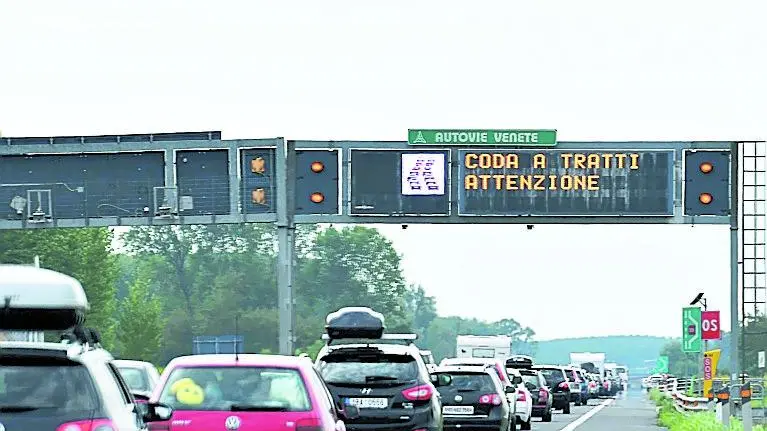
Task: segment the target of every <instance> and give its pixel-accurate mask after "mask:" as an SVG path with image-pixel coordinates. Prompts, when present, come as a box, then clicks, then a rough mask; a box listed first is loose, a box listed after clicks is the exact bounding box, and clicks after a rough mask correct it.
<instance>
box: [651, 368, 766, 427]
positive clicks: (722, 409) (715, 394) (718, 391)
mask: <svg viewBox="0 0 767 431" xmlns="http://www.w3.org/2000/svg"><path fill="white" fill-rule="evenodd" d="M729 383H730V382H729V379H727V378H721V379H714V380H713V382H712V390H711V398H706V397H703V396H702V395H703V381H702V380H700V379H685V378H679V379H677V378H671V379H667V380H662V381H658V382H656V383H655V384H651V385H650V386H649V387H648V388H647V390H648V391H649V390H651V389H652V388H657V389H658V390H659V391H660V392H661V393H664V394H666V395H667V396H668V397H670V398H671V399H672V400H673V402H674V408H675V409H676V410H677V411H678V412H680V413H696V412H703V411H715V412H716V414H717V417H718V418H719V419H720V421H721V422H722V423H723V424H725V425H727V424H729V421H730V417H731V416H734V417H738V418H739V419H741V420H743V421H744V425H745V424H746V423H748V424H765V423H767V411H766V410H765V406H764V395H765V385H764V380H763V379H746V381H745V382H744V383H741V382H738V383H735V384H732V385H730V384H729ZM744 388H745V389H747V391H746V393H750V396H749V397H748V398H746V399H745V401H746V405H744V399H743V398H742V396H741V394H742V393H743V391H742V389H744ZM754 405H756V407H754ZM746 429H750V428H746Z"/></svg>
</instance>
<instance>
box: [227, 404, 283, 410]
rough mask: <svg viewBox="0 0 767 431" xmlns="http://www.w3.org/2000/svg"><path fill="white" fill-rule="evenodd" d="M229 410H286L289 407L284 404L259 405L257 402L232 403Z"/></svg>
mask: <svg viewBox="0 0 767 431" xmlns="http://www.w3.org/2000/svg"><path fill="white" fill-rule="evenodd" d="M229 410H231V411H233V412H286V411H288V409H287V408H286V407H282V406H263V405H261V406H259V405H257V404H232V406H231V407H229Z"/></svg>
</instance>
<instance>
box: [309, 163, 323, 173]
mask: <svg viewBox="0 0 767 431" xmlns="http://www.w3.org/2000/svg"><path fill="white" fill-rule="evenodd" d="M310 168H311V170H312V172H314V173H315V174H319V173H320V172H322V171H324V170H325V165H324V164H323V163H322V162H318V161H314V162H312V165H311V166H310Z"/></svg>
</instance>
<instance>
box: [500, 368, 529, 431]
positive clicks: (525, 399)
mask: <svg viewBox="0 0 767 431" xmlns="http://www.w3.org/2000/svg"><path fill="white" fill-rule="evenodd" d="M506 372H507V373H508V374H509V378H510V379H511V381H512V382H517V392H516V393H515V394H514V396H516V411H517V423H518V424H520V429H523V430H529V429H531V426H532V424H531V423H530V422H531V420H532V418H533V397H532V395H531V394H530V391H529V390H527V388H526V387H525V383H524V382H523V381H522V374H520V373H519V370H517V369H514V368H507V369H506Z"/></svg>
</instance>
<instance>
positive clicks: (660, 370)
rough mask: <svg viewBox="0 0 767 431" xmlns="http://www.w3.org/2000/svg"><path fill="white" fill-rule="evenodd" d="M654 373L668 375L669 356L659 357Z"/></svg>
mask: <svg viewBox="0 0 767 431" xmlns="http://www.w3.org/2000/svg"><path fill="white" fill-rule="evenodd" d="M653 371H654V373H653V374H655V373H657V374H668V356H659V357H658V360H657V361H655V369H654V370H653Z"/></svg>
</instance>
